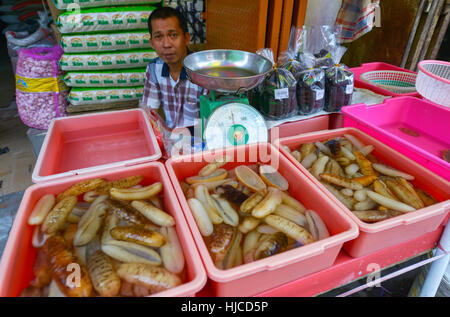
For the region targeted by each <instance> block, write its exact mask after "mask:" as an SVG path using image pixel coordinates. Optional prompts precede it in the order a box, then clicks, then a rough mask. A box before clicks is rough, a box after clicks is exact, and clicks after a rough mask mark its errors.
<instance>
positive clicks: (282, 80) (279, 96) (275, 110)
mask: <svg viewBox="0 0 450 317" xmlns="http://www.w3.org/2000/svg"><path fill="white" fill-rule="evenodd" d="M256 53H257V54H260V55H262V56H264V57H266V58H268V59H269V60H271V61H272V63H273V64H275V62H274V58H273V52H272V50H271V49H267V48H265V49H262V50H259V51H257V52H256ZM296 83H297V82H296V80H295V77H294V75H292V73H291V72H290V71H288V70H287V69H284V68H278V67H276V66H274V67H273V70H272V71H271V72H269V74H268V75H267V76H266V77H265V79H264V80H263V82H262V83H261V84H260V85H258V86H257V87H256V88H254V89H252V90H251V91H250V92H249V101H250V104H251V105H252V106H253V107H255V108H256V109H258V110H259V112H261V113H262V114H263V115H264V116H265V117H266V118H269V119H283V118H288V117H291V116H293V115H295V114H297V111H298V107H297V99H296V93H295V89H296Z"/></svg>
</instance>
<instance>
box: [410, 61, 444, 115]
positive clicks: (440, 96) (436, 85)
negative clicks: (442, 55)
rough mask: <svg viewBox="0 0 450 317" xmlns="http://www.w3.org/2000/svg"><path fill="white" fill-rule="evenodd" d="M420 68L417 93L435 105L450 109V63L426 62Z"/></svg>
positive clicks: (421, 63)
mask: <svg viewBox="0 0 450 317" xmlns="http://www.w3.org/2000/svg"><path fill="white" fill-rule="evenodd" d="M418 67H419V72H418V74H417V80H416V89H417V92H418V93H419V94H420V95H422V97H424V98H426V99H428V100H430V101H432V102H434V103H437V104H439V105H442V106H445V107H450V63H449V62H443V61H434V60H425V61H421V62H420V63H419V65H418Z"/></svg>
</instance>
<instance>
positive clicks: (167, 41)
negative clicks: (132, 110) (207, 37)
mask: <svg viewBox="0 0 450 317" xmlns="http://www.w3.org/2000/svg"><path fill="white" fill-rule="evenodd" d="M148 29H149V32H150V45H151V46H152V48H153V49H154V50H155V51H156V53H157V54H158V56H159V57H158V58H155V59H153V60H152V61H151V62H150V63H149V65H148V66H147V72H146V82H145V85H144V95H143V97H142V100H141V104H140V105H141V107H144V108H145V107H148V108H150V109H154V110H156V109H160V108H162V112H163V114H164V116H165V122H166V124H167V127H168V128H170V129H175V128H181V127H188V128H189V129H190V132H191V134H193V133H192V132H193V129H192V126H193V125H194V123H195V121H196V119H198V118H199V117H200V107H199V102H198V101H199V97H200V95H201V94H206V93H207V91H206V89H203V88H201V87H199V86H197V85H195V84H194V83H192V82H190V81H189V80H188V78H187V74H186V70H185V69H184V68H183V59H184V58H185V57H186V55H187V54H189V53H190V52H189V50H188V48H187V45H188V44H189V43H190V35H189V32H188V28H187V23H186V20H185V18H184V17H183V15H182V14H181V12H179V11H178V10H175V9H173V8H170V7H162V8H158V9H156V10H155V11H153V12H152V14H151V15H150V17H149V19H148ZM153 113H154V112H153Z"/></svg>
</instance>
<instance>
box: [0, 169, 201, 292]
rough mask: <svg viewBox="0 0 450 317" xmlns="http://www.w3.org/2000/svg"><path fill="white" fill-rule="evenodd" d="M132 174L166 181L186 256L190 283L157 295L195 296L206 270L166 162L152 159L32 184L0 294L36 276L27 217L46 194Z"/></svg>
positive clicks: (2, 271)
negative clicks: (92, 179)
mask: <svg viewBox="0 0 450 317" xmlns="http://www.w3.org/2000/svg"><path fill="white" fill-rule="evenodd" d="M132 175H142V176H144V180H143V181H142V184H143V185H149V184H151V183H154V182H161V183H162V184H163V191H164V192H163V195H164V207H165V208H164V210H165V211H166V212H167V213H169V214H171V215H172V216H173V217H174V219H175V222H176V230H177V235H178V238H179V240H180V244H181V246H182V248H183V252H184V257H185V269H186V276H187V282H185V283H184V284H182V285H180V286H177V287H174V288H172V289H169V290H167V291H164V292H160V293H157V294H155V296H167V297H173V296H195V295H196V293H197V292H198V291H200V290H201V289H202V288H203V287H204V285H205V284H206V280H207V279H206V272H205V269H204V267H203V265H202V262H201V260H200V257H199V254H198V252H197V249H196V247H195V243H194V241H193V239H192V236H191V233H190V231H189V227H188V226H187V223H186V220H185V219H184V217H183V213H182V211H181V208H180V205H179V204H178V200H177V198H176V195H175V192H174V190H173V187H172V184H171V183H170V180H169V177H168V175H167V172H166V170H165V168H164V165H163V164H162V163H160V162H151V163H146V164H140V165H137V166H132V167H121V168H116V169H113V170H109V171H99V172H95V173H91V174H88V175H79V176H73V177H69V178H65V179H59V180H54V181H49V182H46V183H41V184H35V185H32V186H31V187H29V188H28V189H27V190H26V191H25V193H24V196H23V198H22V201H21V203H20V206H19V209H18V211H17V215H16V218H15V220H14V223H13V225H12V228H11V231H10V234H9V238H8V241H7V244H6V246H5V249H4V251H3V256H2V259H1V262H0V297H15V296H18V295H19V293H20V292H21V290H22V289H23V288H25V287H26V286H28V285H29V283H30V281H31V280H32V279H33V263H34V259H35V257H36V253H37V252H36V249H35V248H34V247H33V246H32V244H31V239H32V235H33V230H34V226H30V225H28V217H29V215H30V214H31V212H32V210H33V208H34V205H35V204H36V202H37V201H38V200H39V199H40V198H41V197H42V196H43V195H45V194H55V195H56V194H59V193H61V192H62V191H63V190H65V189H66V188H68V187H69V186H71V185H73V184H74V183H77V182H80V181H83V180H86V179H90V178H97V177H104V178H106V179H108V180H115V179H119V178H123V177H129V176H132Z"/></svg>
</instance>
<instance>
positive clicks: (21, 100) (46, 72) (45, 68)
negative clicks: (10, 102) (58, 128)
mask: <svg viewBox="0 0 450 317" xmlns="http://www.w3.org/2000/svg"><path fill="white" fill-rule="evenodd" d="M62 54H63V51H62V48H61V47H60V46H59V45H58V46H53V47H34V48H30V49H24V48H22V49H20V50H19V59H18V61H17V69H16V103H17V109H18V113H19V116H20V118H21V119H22V121H23V123H25V124H26V125H27V126H29V127H32V128H36V129H40V130H46V129H48V127H49V125H50V122H51V121H52V119H54V118H57V117H62V116H65V115H66V106H67V99H66V97H67V93H68V90H67V87H66V86H65V84H64V82H63V81H62V75H63V73H62V71H61V70H60V69H58V66H57V65H58V63H57V62H58V60H59V58H60V57H61V55H62Z"/></svg>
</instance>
